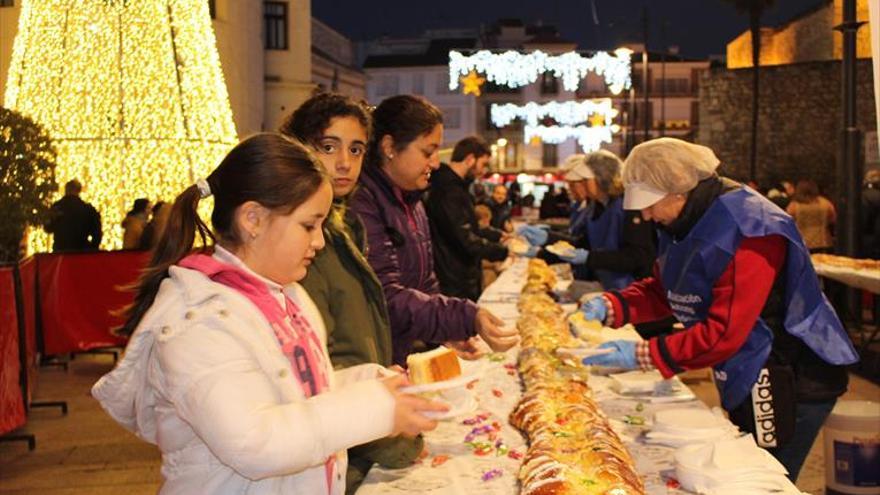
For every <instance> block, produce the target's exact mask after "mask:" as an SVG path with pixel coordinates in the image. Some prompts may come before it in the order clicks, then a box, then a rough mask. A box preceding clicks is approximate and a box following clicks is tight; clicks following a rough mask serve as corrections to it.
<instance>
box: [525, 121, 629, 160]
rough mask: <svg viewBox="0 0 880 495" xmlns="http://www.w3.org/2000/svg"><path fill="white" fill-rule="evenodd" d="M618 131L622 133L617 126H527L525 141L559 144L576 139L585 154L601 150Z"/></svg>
mask: <svg viewBox="0 0 880 495" xmlns="http://www.w3.org/2000/svg"><path fill="white" fill-rule="evenodd" d="M618 131H620V127H619V126H617V125H616V124H615V125H605V126H595V127H587V126H585V125H579V126H556V125H554V126H543V125H541V126H532V125H526V126H525V140H526V142H528V141H531V139H532V138H535V137H537V138H539V139H541V141H543V142H545V143H550V144H559V143H562V142H565V141H566V140H567V139H569V138H575V139H577V142H578V144H580V145H581V147H582V148H583V149H584V152H585V153H589V152H591V151H596V150H598V149H599V148H601V147H602V143H611V141H612V139H613V135H614V133H616V132H618Z"/></svg>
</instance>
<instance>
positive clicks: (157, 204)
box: [153, 201, 170, 216]
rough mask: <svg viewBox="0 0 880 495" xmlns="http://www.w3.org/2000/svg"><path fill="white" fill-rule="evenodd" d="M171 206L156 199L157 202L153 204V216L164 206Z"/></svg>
mask: <svg viewBox="0 0 880 495" xmlns="http://www.w3.org/2000/svg"><path fill="white" fill-rule="evenodd" d="M168 206H170V205H169V204H168V203H166V202H165V201H156V204H154V205H153V216H155V215H156V214H157V213H159V212H160V211H162V208H167V207H168Z"/></svg>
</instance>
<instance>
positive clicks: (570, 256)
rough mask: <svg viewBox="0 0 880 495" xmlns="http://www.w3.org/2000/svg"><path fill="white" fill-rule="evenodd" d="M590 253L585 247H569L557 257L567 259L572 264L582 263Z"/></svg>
mask: <svg viewBox="0 0 880 495" xmlns="http://www.w3.org/2000/svg"><path fill="white" fill-rule="evenodd" d="M589 255H590V252H589V251H587V250H586V249H581V248H577V249H569V250H568V251H566V252H564V253H562V254H560V255H559V259H561V260H564V261H567V262H569V263H571V264H572V265H583V264H584V263H586V262H587V256H589Z"/></svg>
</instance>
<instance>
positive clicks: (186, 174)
mask: <svg viewBox="0 0 880 495" xmlns="http://www.w3.org/2000/svg"><path fill="white" fill-rule="evenodd" d="M5 104H6V106H7V107H8V108H10V109H13V110H16V111H18V112H20V113H22V114H25V115H28V116H30V117H31V118H32V119H34V120H35V121H37V122H39V123H40V124H41V125H43V126H44V127H45V128H46V129H47V130H48V131H49V134H50V135H51V136H52V139H53V142H54V144H55V146H56V148H57V150H58V161H57V163H58V166H57V169H56V179H57V181H58V183H59V184H63V183H65V182H66V181H68V180H71V179H78V180H80V181H81V182H82V183H83V185H84V186H85V187H84V190H83V198H84V199H85V200H86V201H89V202H90V203H92V204H93V205H94V206H95V207H96V208H97V209H98V210H99V211H100V213H101V216H102V223H103V230H104V242H103V244H102V248H105V249H112V248H119V247H121V244H122V228H121V226H120V224H121V222H122V219H123V217H124V216H125V212H126V210H127V209H128V208H129V207H130V205H131V203H132V202H133V201H134V199H135V198H139V197H146V198H150V199H151V200H153V201H155V200H157V199H162V200H166V201H169V200H172V199H174V197H175V196H176V195H177V194H178V193H180V192H181V191H182V190H183V189H184V188H185V187H186V186H188V185H190V184H192V183H193V181H194V179H195V178H197V177H204V176H206V175H207V174H208V173H209V172H211V171H212V170H213V169H214V167H215V166H216V165H217V163H218V162H219V160H220V159H221V158H222V157H223V156H224V155H225V153H226V152H227V151H228V150H229V149H230V147H231V146H233V145H234V144H235V142H236V141H237V138H236V132H235V125H234V123H233V120H232V110H231V108H230V106H229V97H228V94H227V90H226V85H225V83H224V80H223V73H222V71H221V68H220V58H219V55H218V53H217V47H216V40H215V38H214V31H213V28H212V26H211V18H210V15H209V13H208V2H205V1H204V0H138V1H129V0H78V1H76V2H70V1H64V2H62V1H58V0H23V1H22V5H21V13H20V17H19V26H18V31H17V34H16V38H15V43H14V46H13V53H12V60H11V64H10V70H9V77H8V81H7V85H6V95H5ZM203 203H204V204H203V205H202V207H201V208H200V210H201V211H202V213H203V214H204V213H207V212H208V211H210V210H209V208H210V204H209V202H203ZM49 246H50V238H49V236H48V234H45V233H43V232H38V233H36V235H32V236H31V243H30V246H29V248H30V249H31V251H32V252H33V251H45V250H48V248H49Z"/></svg>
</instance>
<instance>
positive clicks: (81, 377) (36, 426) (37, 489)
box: [0, 354, 880, 495]
mask: <svg viewBox="0 0 880 495" xmlns="http://www.w3.org/2000/svg"><path fill="white" fill-rule="evenodd" d="M111 361H112V359H111V358H110V357H109V356H106V355H88V354H86V355H79V356H77V357H76V359H75V360H74V361H72V362H71V363H70V366H69V369H68V371H64V370H62V369H55V368H46V369H43V370H41V371H40V376H39V384H38V389H37V391H36V397H35V399H36V400H47V401H48V400H66V401H67V403H68V405H69V407H70V409H69V413H68V415H67V416H62V415H61V412H60V411H59V410H58V409H34V410H32V411H31V415H30V417H29V419H28V424H27V426H26V427H25V431H27V432H30V433H33V434H35V435H36V437H37V448H36V450H34V451H33V452H29V451H28V450H27V446H26V444H25V443H24V442H12V443H0V495H13V494H15V495H25V494H28V495H29V494H34V495H36V494H39V495H86V494H88V495H110V494H113V495H116V494H130V495H142V494H154V493H156V491H157V490H158V488H159V486H160V482H161V476H160V474H159V452H158V450H157V449H156V448H155V447H153V446H152V445H149V444H147V443H146V442H143V441H141V440H139V439H138V438H137V437H135V436H134V435H132V434H130V433H128V432H126V431H125V430H124V429H122V427H120V426H118V425H117V424H116V423H115V422H114V421H113V420H111V419H110V417H109V416H107V415H106V414H105V413H104V412H103V410H101V408H100V406H98V404H97V402H96V401H95V400H93V399H92V398H91V396H89V395H88V392H89V388H90V387H91V385H92V384H93V383H94V382H95V381H96V380H97V379H98V377H100V376H101V375H102V374H103V373H106V372H107V371H109V370H110V368H111V367H112V362H111ZM683 378H684V379H685V381H686V383H688V385H690V386H691V387H692V388H693V389H694V392H695V393H696V394H697V395H698V396H699V397H700V398H701V399H702V400H703V401H705V402H706V403H708V404H710V405H717V404H718V396H717V394H716V392H715V388H714V386H713V385H712V383H711V381H709V379H708V374H707V373H706V372H702V371H700V372H691V373H689V374H686V375H685V376H684V377H683ZM844 397H845V398H848V399H871V400H880V387H878V386H877V385H874V384H872V383H871V382H869V381H867V380H865V379H863V378H860V377H858V376H855V375H851V381H850V390H849V392H847V394H846V395H845V396H844ZM824 476H825V472H824V455H823V451H822V438H821V436H820V437H819V439H818V440H817V441H816V443H815V445H814V446H813V449H812V450H811V451H810V456H809V458H808V459H807V463H806V465H805V467H804V469H803V470H802V471H801V475H800V479H799V480H798V487H799V488H800V489H801V490H804V491H806V492H809V493H811V494H823V493H824Z"/></svg>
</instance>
